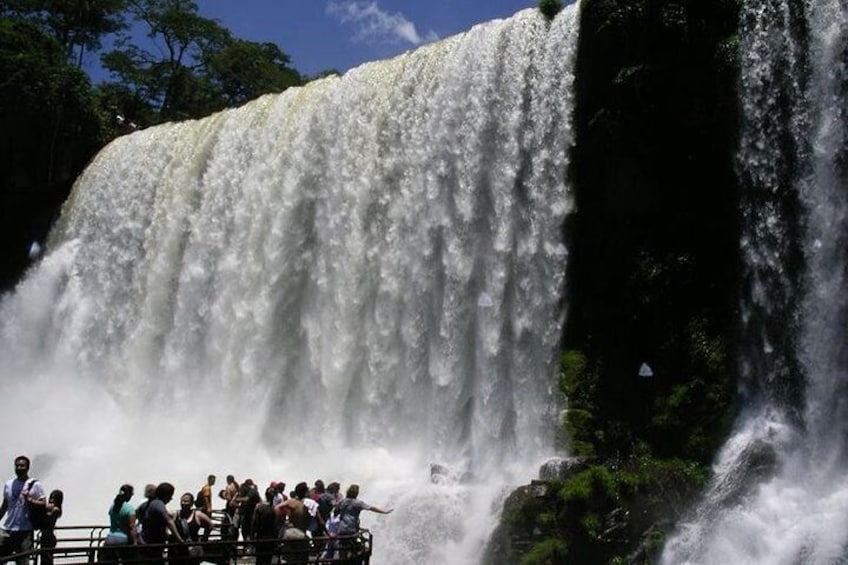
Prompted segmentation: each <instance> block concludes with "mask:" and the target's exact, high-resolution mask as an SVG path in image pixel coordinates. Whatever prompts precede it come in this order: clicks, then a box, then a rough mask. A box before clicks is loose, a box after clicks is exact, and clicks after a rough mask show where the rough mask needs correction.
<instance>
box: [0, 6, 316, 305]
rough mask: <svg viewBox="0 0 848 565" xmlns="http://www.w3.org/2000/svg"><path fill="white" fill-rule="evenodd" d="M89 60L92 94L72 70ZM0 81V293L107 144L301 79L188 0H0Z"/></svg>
mask: <svg viewBox="0 0 848 565" xmlns="http://www.w3.org/2000/svg"><path fill="white" fill-rule="evenodd" d="M104 46H105V47H106V48H107V49H108V51H106V52H103V50H104ZM97 52H100V53H101V60H102V65H103V67H104V68H105V69H107V70H108V71H109V72H110V73H111V75H110V79H109V80H107V81H105V82H102V83H99V84H96V85H93V84H92V82H91V79H90V78H89V77H88V76H87V75H86V74H85V73H84V72H83V71H82V64H83V60H84V56H85V55H86V54H92V53H97ZM0 77H2V78H0V132H2V133H0V166H2V171H0V204H2V208H1V209H0V215H2V217H0V222H2V226H0V291H2V290H5V289H8V288H9V287H10V286H11V285H13V284H14V283H15V281H17V279H18V277H19V276H20V275H21V273H22V272H23V270H24V269H25V268H26V266H27V265H28V264H29V262H30V261H31V257H30V256H29V249H30V245H31V243H32V242H40V241H42V240H43V239H44V238H45V237H46V234H47V231H48V230H49V227H50V225H51V223H52V221H53V219H54V218H55V217H56V215H57V214H58V211H59V207H60V205H61V203H62V202H63V201H64V199H65V197H66V196H67V194H68V192H69V191H70V188H71V185H72V183H73V181H74V179H75V178H76V177H77V176H78V175H79V173H80V172H81V171H82V169H83V168H84V167H85V165H86V164H87V163H88V161H89V160H90V159H91V158H92V157H93V155H94V154H95V153H96V152H97V151H98V150H99V149H100V148H101V147H103V145H105V144H106V143H108V142H109V141H111V140H112V139H113V138H114V137H116V136H118V135H121V134H124V133H128V132H130V131H132V130H134V129H137V128H140V127H146V126H150V125H155V124H157V123H161V122H165V121H170V120H178V119H187V118H199V117H203V116H205V115H208V114H210V113H212V112H216V111H218V110H222V109H224V108H227V107H233V106H238V105H241V104H244V103H245V102H248V101H250V100H252V99H254V98H256V97H258V96H261V95H263V94H267V93H272V92H282V91H283V90H285V89H286V88H289V87H291V86H297V85H300V84H302V83H303V82H304V78H303V77H302V76H301V74H300V73H299V72H297V71H296V70H295V69H294V68H293V67H292V66H291V60H290V58H289V56H288V55H287V54H286V53H285V52H284V51H282V50H281V48H280V47H279V46H277V45H275V44H273V43H256V42H252V41H248V40H245V39H240V38H238V37H235V36H234V35H233V34H232V32H230V30H228V29H226V28H225V27H223V26H222V25H221V24H220V23H219V22H217V21H215V20H213V19H209V18H205V17H203V16H201V15H200V13H199V11H198V6H197V3H196V2H194V1H190V0H0Z"/></svg>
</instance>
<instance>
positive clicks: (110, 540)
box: [98, 485, 138, 563]
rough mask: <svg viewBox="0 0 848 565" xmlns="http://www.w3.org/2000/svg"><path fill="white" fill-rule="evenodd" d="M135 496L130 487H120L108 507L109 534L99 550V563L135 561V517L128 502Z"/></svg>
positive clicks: (133, 490)
mask: <svg viewBox="0 0 848 565" xmlns="http://www.w3.org/2000/svg"><path fill="white" fill-rule="evenodd" d="M133 494H135V489H133V486H132V485H121V488H120V489H119V490H118V494H117V495H116V496H115V499H114V500H113V501H112V506H110V507H109V534H108V535H107V536H106V539H105V540H103V546H102V548H101V549H100V554H99V559H98V561H100V562H111V563H115V562H126V561H133V560H135V559H136V550H135V545H136V544H138V533H137V529H136V515H135V509H134V508H133V505H132V504H130V500H131V499H132V497H133Z"/></svg>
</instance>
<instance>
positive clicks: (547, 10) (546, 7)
mask: <svg viewBox="0 0 848 565" xmlns="http://www.w3.org/2000/svg"><path fill="white" fill-rule="evenodd" d="M539 11H540V12H542V15H544V16H545V17H546V18H548V19H549V20H552V19H554V18H555V17H556V15H557V14H559V13H560V11H562V0H539Z"/></svg>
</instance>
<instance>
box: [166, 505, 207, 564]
mask: <svg viewBox="0 0 848 565" xmlns="http://www.w3.org/2000/svg"><path fill="white" fill-rule="evenodd" d="M194 506H195V500H194V495H193V494H191V493H190V492H187V493H185V494H183V495H182V496H181V497H180V509H179V510H178V511H177V512H176V513H175V514H174V524H176V526H177V531H179V533H180V537H181V538H182V539H183V540H185V541H186V542H207V541H209V534H210V533H211V532H212V519H211V518H210V517H209V516H207V515H206V514H205V513H204V512H203V511H201V510H199V509H197V508H194ZM201 530H203V535H201V534H200V531H201ZM173 556H174V557H175V558H176V560H177V561H182V562H188V563H200V561H201V557H203V547H202V546H200V545H183V546H178V547H177V548H175V550H174V552H173Z"/></svg>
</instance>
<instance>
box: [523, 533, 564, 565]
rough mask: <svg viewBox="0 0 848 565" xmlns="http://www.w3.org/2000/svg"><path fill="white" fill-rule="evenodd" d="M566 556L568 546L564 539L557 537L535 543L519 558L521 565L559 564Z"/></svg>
mask: <svg viewBox="0 0 848 565" xmlns="http://www.w3.org/2000/svg"><path fill="white" fill-rule="evenodd" d="M567 557H568V546H567V545H566V543H565V541H564V540H562V539H557V538H549V539H546V540H544V541H542V542H540V543H537V544H535V545H534V546H533V547H532V548H531V549H530V551H529V552H527V554H526V555H525V556H524V557H522V558H521V565H560V564H561V563H565V562H566V560H567Z"/></svg>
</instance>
